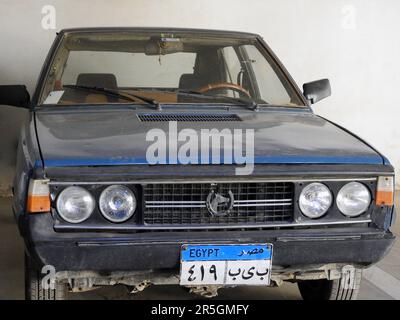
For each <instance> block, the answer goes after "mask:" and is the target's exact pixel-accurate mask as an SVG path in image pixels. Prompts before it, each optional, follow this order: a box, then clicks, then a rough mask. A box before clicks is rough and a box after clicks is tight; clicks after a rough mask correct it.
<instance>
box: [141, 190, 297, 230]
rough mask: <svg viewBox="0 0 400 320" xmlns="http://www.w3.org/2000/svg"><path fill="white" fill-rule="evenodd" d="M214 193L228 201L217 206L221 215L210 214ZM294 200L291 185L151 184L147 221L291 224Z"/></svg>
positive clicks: (145, 196)
mask: <svg viewBox="0 0 400 320" xmlns="http://www.w3.org/2000/svg"><path fill="white" fill-rule="evenodd" d="M212 191H213V195H216V194H218V195H222V196H223V199H225V200H223V202H224V201H225V203H222V204H221V205H220V206H217V208H218V209H217V215H215V213H211V212H212V210H211V212H210V202H211V201H208V205H207V198H209V200H212V199H213V198H215V197H214V196H213V195H211V196H210V197H209V195H210V192H212ZM231 195H232V197H231ZM293 197H294V186H293V183H290V182H267V183H264V182H263V183H221V184H210V183H195V184H148V185H144V186H143V200H144V208H143V218H144V223H145V224H148V225H153V226H154V225H163V226H165V225H188V226H194V225H246V224H252V225H257V224H260V225H263V224H264V225H265V224H266V223H278V222H291V221H292V218H293ZM232 200H233V201H232ZM228 207H229V208H230V211H228ZM214 209H215V207H214ZM219 211H220V212H219ZM224 211H228V212H224ZM220 213H222V215H220Z"/></svg>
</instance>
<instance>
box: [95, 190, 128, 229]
mask: <svg viewBox="0 0 400 320" xmlns="http://www.w3.org/2000/svg"><path fill="white" fill-rule="evenodd" d="M99 207H100V211H101V213H102V214H103V216H104V217H105V218H106V219H108V220H110V221H111V222H124V221H126V220H128V219H129V218H130V217H132V215H133V214H134V212H135V210H136V197H135V195H134V194H133V192H132V191H131V190H130V189H129V188H127V187H125V186H119V185H114V186H109V187H108V188H106V189H104V191H103V192H102V193H101V195H100V200H99Z"/></svg>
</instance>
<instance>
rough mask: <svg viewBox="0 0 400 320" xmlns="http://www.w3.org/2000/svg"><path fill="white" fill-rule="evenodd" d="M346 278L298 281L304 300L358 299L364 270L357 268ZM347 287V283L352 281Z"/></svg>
mask: <svg viewBox="0 0 400 320" xmlns="http://www.w3.org/2000/svg"><path fill="white" fill-rule="evenodd" d="M344 277H345V278H341V279H335V280H325V279H323V280H304V281H299V282H298V283H297V285H298V287H299V290H300V294H301V296H302V298H303V300H357V296H358V291H359V289H360V283H361V277H362V270H361V269H355V271H354V272H353V273H351V274H346V275H345V276H344ZM351 282H352V286H351V288H346V287H345V285H344V284H345V283H351Z"/></svg>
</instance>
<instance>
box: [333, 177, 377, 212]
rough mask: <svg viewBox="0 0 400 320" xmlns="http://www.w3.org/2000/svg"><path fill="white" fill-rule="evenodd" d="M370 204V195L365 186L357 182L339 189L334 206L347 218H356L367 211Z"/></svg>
mask: <svg viewBox="0 0 400 320" xmlns="http://www.w3.org/2000/svg"><path fill="white" fill-rule="evenodd" d="M370 203H371V194H370V192H369V190H368V189H367V187H366V186H364V185H363V184H361V183H359V182H350V183H348V184H346V185H345V186H343V187H342V189H340V191H339V193H338V195H337V197H336V204H337V206H338V208H339V210H340V211H341V212H342V213H343V214H344V215H346V216H348V217H356V216H359V215H360V214H362V213H364V212H365V211H367V209H368V207H369V205H370Z"/></svg>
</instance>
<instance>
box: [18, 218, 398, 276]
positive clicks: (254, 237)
mask: <svg viewBox="0 0 400 320" xmlns="http://www.w3.org/2000/svg"><path fill="white" fill-rule="evenodd" d="M26 222H27V224H28V228H27V232H28V233H29V234H27V235H25V239H26V246H27V250H28V253H29V254H30V255H31V256H32V257H33V258H34V260H35V261H36V262H37V264H38V266H42V265H52V266H54V267H55V269H56V271H57V272H59V271H98V272H113V271H134V270H160V269H174V270H177V269H178V268H179V263H180V247H181V245H182V244H185V243H191V244H194V243H196V244H226V243H230V244H236V243H237V244H249V243H271V244H273V246H274V255H273V268H274V269H275V270H279V269H285V268H290V269H296V268H299V269H300V268H302V266H306V265H325V264H330V263H345V264H353V265H358V266H361V267H363V266H368V265H370V264H373V263H376V262H378V261H379V260H381V259H382V258H383V257H384V256H385V255H386V254H387V253H388V251H389V250H390V248H391V246H392V245H393V242H394V240H395V237H394V236H393V234H392V233H390V232H389V231H383V230H381V229H375V228H372V227H370V228H369V227H341V228H337V227H335V228H318V229H316V228H313V229H286V230H254V231H193V232H186V231H181V232H172V231H171V232H169V231H164V232H158V231H154V232H137V233H98V232H79V233H77V232H69V233H67V232H63V233H60V232H55V231H54V229H53V219H52V217H51V215H46V214H43V215H37V216H30V217H29V219H28V221H26Z"/></svg>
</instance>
